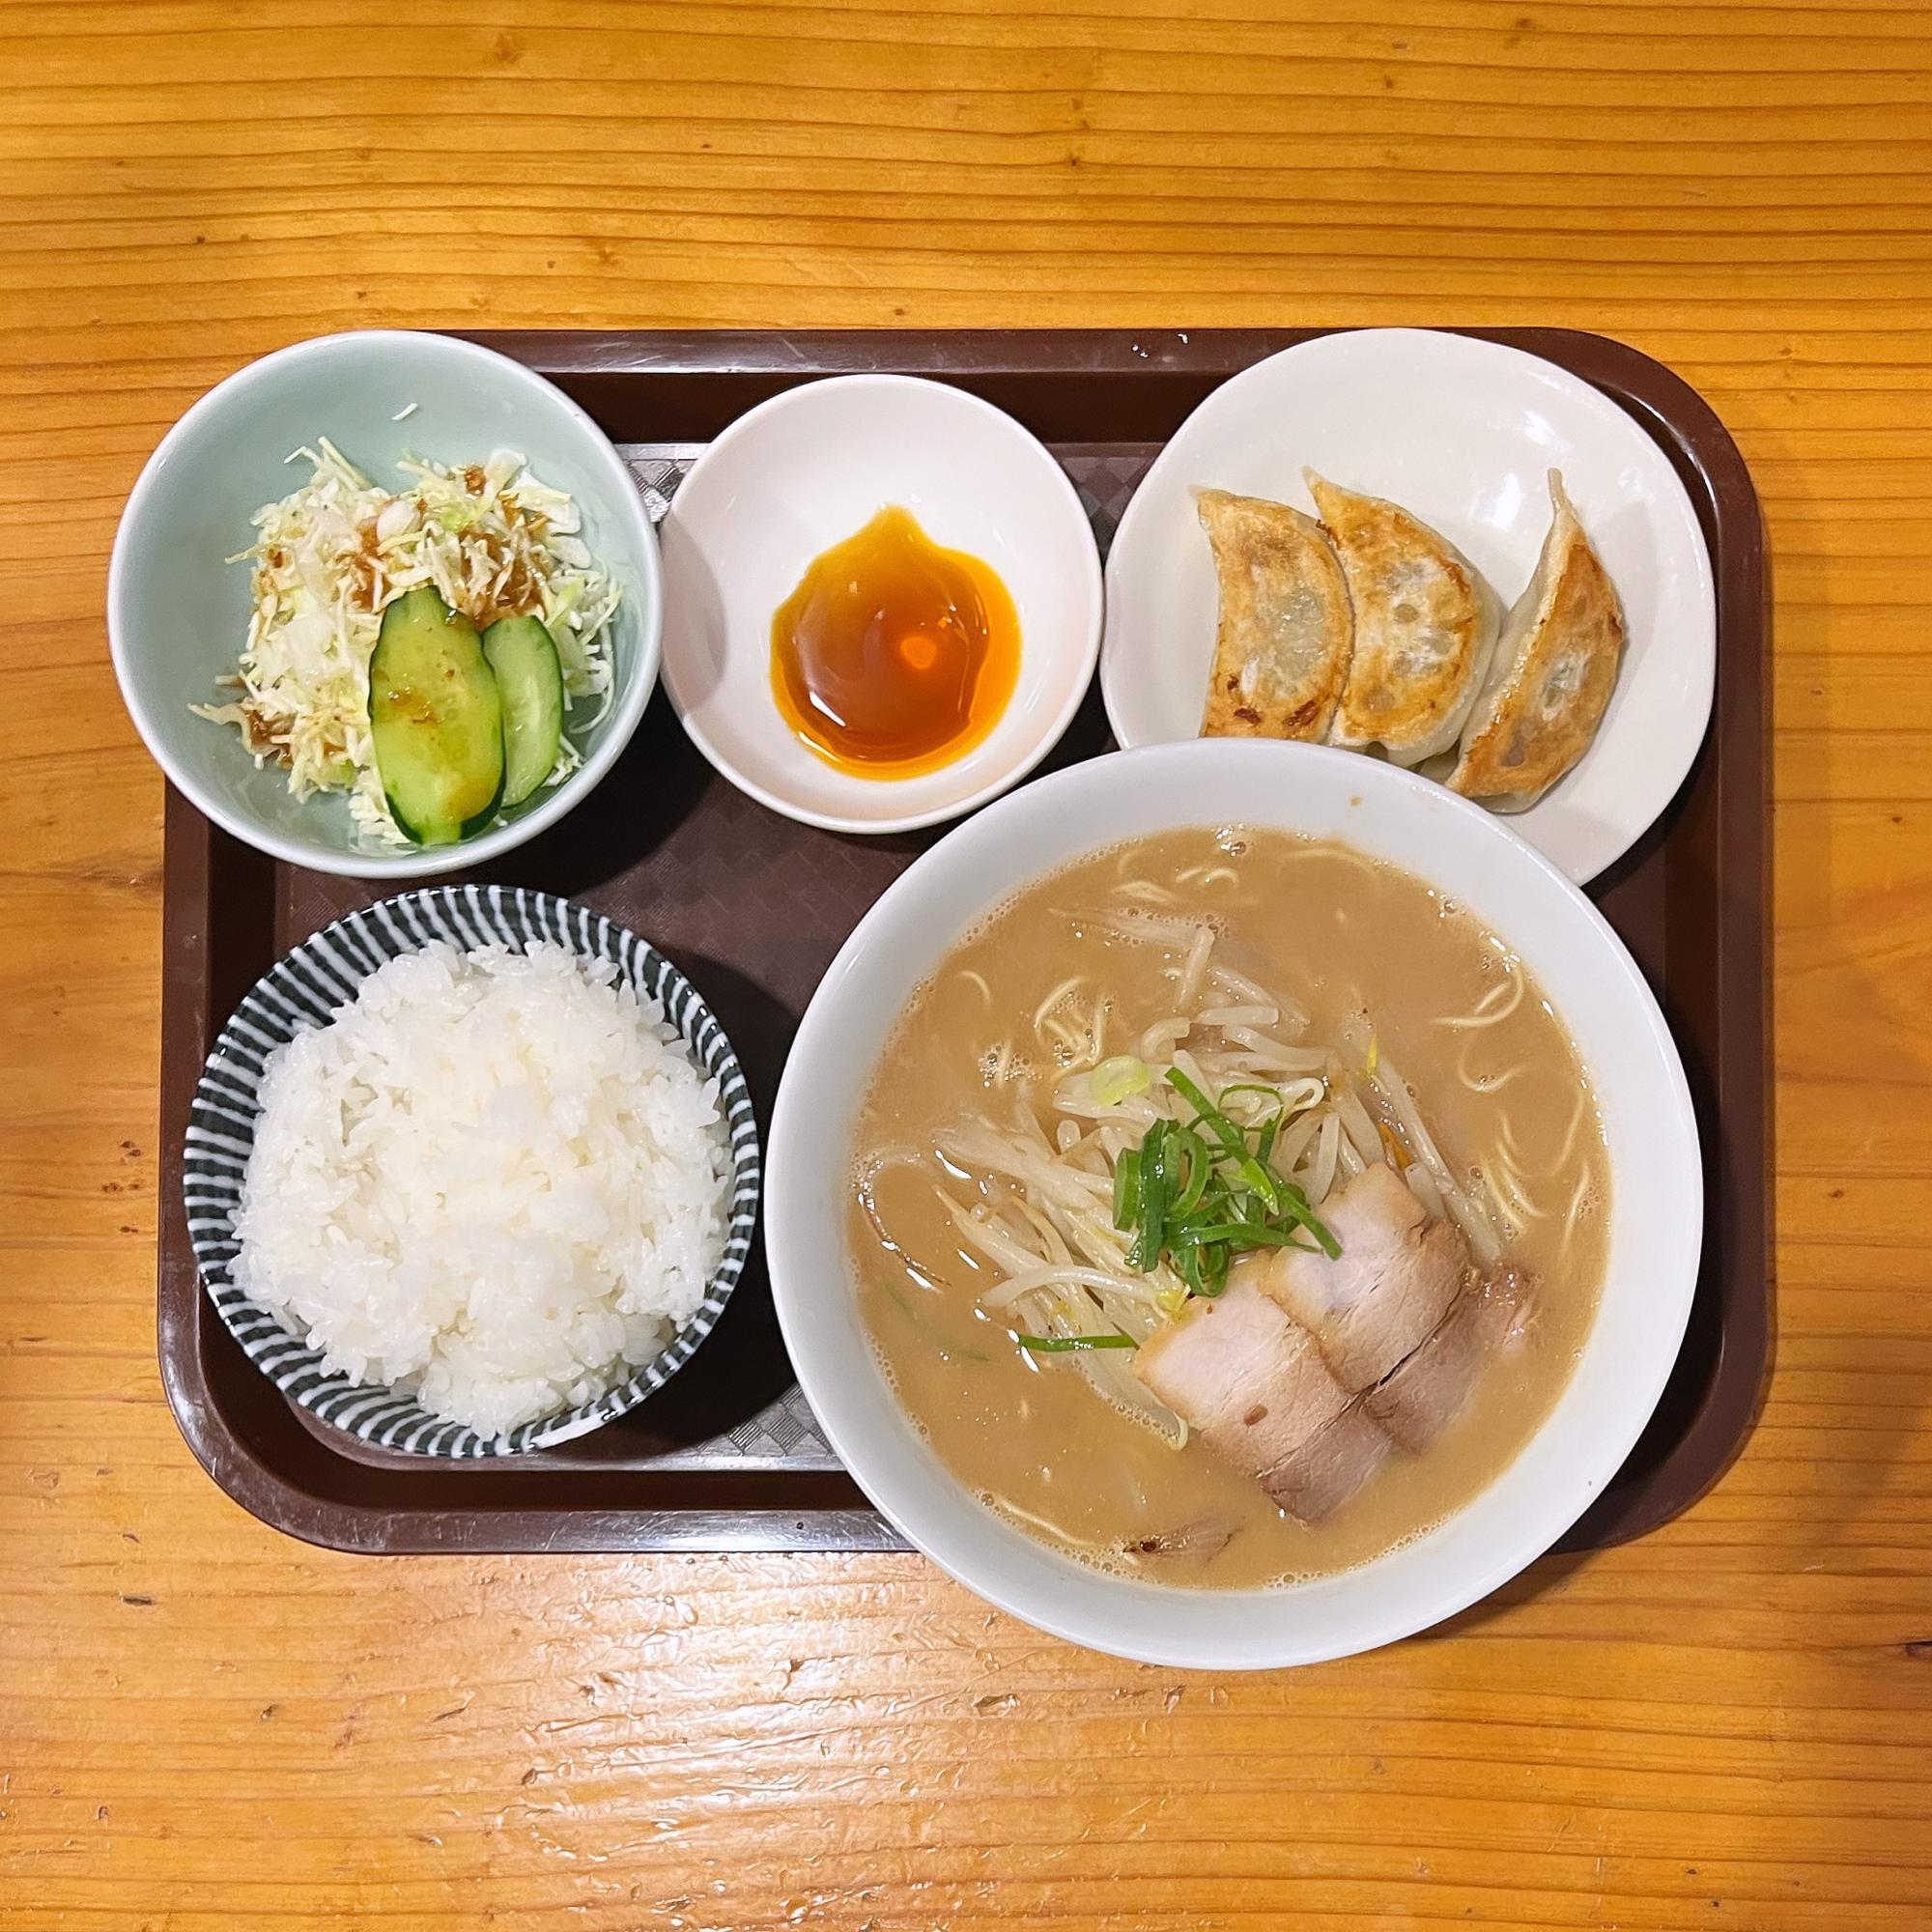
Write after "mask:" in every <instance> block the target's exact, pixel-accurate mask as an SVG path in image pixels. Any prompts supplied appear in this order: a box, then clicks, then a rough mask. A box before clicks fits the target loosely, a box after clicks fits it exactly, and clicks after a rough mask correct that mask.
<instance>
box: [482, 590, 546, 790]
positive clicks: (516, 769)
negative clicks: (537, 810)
mask: <svg viewBox="0 0 1932 1932" xmlns="http://www.w3.org/2000/svg"><path fill="white" fill-rule="evenodd" d="M483 655H484V657H485V658H486V659H487V660H488V661H489V665H490V668H491V669H492V670H494V671H495V672H496V673H497V690H498V691H499V692H500V693H501V694H502V697H503V803H504V804H505V805H522V804H523V802H524V801H525V799H526V798H528V797H529V795H530V794H531V792H533V791H535V790H536V788H537V787H538V786H539V785H540V784H542V783H543V781H544V780H545V779H547V778H549V777H550V775H551V773H552V772H554V770H555V769H556V754H557V751H558V749H559V747H560V746H561V745H562V743H563V667H562V666H561V665H560V664H558V663H557V658H556V640H555V639H554V638H553V637H552V636H551V634H550V633H549V632H548V631H547V630H545V629H544V626H543V622H542V620H541V619H540V618H537V617H499V618H498V619H497V621H496V622H495V623H494V624H492V625H491V626H490V628H489V629H488V630H487V631H485V632H484V633H483Z"/></svg>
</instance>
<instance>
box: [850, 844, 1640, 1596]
mask: <svg viewBox="0 0 1932 1932" xmlns="http://www.w3.org/2000/svg"><path fill="white" fill-rule="evenodd" d="M1175 1067H1178V1068H1179V1069H1180V1073H1181V1078H1182V1081H1183V1082H1184V1083H1185V1085H1186V1087H1187V1089H1188V1090H1190V1092H1191V1095H1192V1096H1193V1097H1190V1094H1189V1093H1184V1092H1183V1091H1182V1087H1181V1086H1180V1085H1179V1084H1176V1083H1175V1082H1174V1081H1173V1080H1172V1079H1171V1077H1170V1073H1169V1069H1170V1068H1175ZM1197 1101H1198V1102H1199V1104H1197ZM1203 1108H1205V1109H1206V1110H1207V1111H1205V1112H1204V1111H1203ZM1156 1122H1166V1124H1164V1125H1159V1126H1158V1127H1156V1125H1155V1123H1156ZM1270 1122H1272V1123H1273V1124H1272V1125H1270V1124H1269V1123H1270ZM1150 1134H1152V1135H1153V1141H1154V1142H1155V1143H1157V1145H1158V1152H1157V1153H1156V1152H1155V1151H1153V1148H1152V1147H1151V1144H1150V1138H1149V1137H1150ZM1257 1158H1258V1159H1259V1164H1260V1166H1261V1168H1262V1170H1263V1172H1262V1173H1260V1174H1259V1175H1258V1174H1257V1173H1256V1171H1255V1167H1254V1166H1253V1165H1250V1164H1249V1163H1251V1162H1254V1161H1256V1160H1257ZM1123 1164H1124V1165H1126V1166H1127V1167H1128V1168H1130V1169H1131V1170H1132V1178H1133V1184H1132V1185H1128V1184H1127V1183H1126V1181H1124V1180H1123V1179H1122V1176H1121V1174H1120V1172H1119V1170H1120V1169H1121V1167H1122V1165H1123ZM1143 1169H1145V1175H1143V1172H1142V1170H1143ZM1372 1169H1379V1170H1380V1172H1379V1173H1375V1172H1372V1171H1371V1170H1372ZM854 1170H855V1182H854V1190H853V1199H852V1203H851V1207H850V1209H849V1227H850V1238H851V1245H852V1251H853V1255H854V1258H855V1262H856V1267H857V1274H858V1281H859V1293H860V1302H861V1307H862V1309H863V1312H864V1316H865V1320H866V1322H867V1327H868V1329H869V1331H870V1334H871V1336H872V1338H873V1341H874V1343H875V1345H876V1347H877V1349H878V1351H879V1355H880V1357H881V1359H882V1361H883V1362H884V1364H885V1366H886V1368H887V1370H888V1373H889V1374H890V1376H891V1378H892V1379H893V1381H894V1383H895V1386H896V1388H897V1390H898V1392H899V1395H900V1397H901V1399H902V1400H903V1401H904V1403H905V1405H906V1406H907V1408H908V1410H909V1411H910V1413H911V1414H912V1416H913V1417H914V1418H915V1420H916V1421H917V1422H918V1423H919V1424H920V1426H921V1427H922V1429H923V1431H924V1433H925V1435H926V1436H927V1437H928V1439H929V1440H930V1441H931V1443H932V1445H933V1447H934V1449H935V1450H936V1451H937V1453H938V1454H939V1455H940V1457H941V1458H942V1459H943V1460H944V1461H945V1462H946V1463H947V1464H948V1466H949V1467H950V1468H951V1469H952V1471H953V1472H954V1474H956V1475H957V1476H958V1478H959V1480H960V1481H961V1482H962V1483H963V1484H965V1485H966V1486H967V1487H968V1488H969V1489H971V1490H973V1491H974V1492H977V1493H978V1494H980V1496H981V1497H982V1498H983V1499H984V1500H985V1501H987V1502H988V1503H989V1504H990V1505H992V1506H993V1507H994V1508H996V1509H997V1510H999V1511H1000V1512H1001V1513H1002V1514H1004V1515H1005V1516H1007V1517H1008V1518H1009V1519H1010V1520H1012V1521H1014V1522H1015V1523H1017V1524H1019V1525H1020V1526H1022V1527H1023V1528H1025V1529H1027V1530H1029V1531H1030V1532H1032V1533H1033V1534H1035V1535H1037V1536H1038V1537H1039V1538H1041V1539H1042V1540H1043V1541H1045V1542H1047V1543H1048V1544H1050V1545H1052V1546H1054V1547H1056V1548H1062V1549H1064V1550H1066V1551H1068V1552H1070V1553H1072V1554H1074V1555H1076V1556H1078V1557H1080V1558H1082V1559H1084V1560H1086V1561H1089V1562H1093V1563H1097V1564H1100V1565H1103V1566H1105V1567H1108V1568H1111V1569H1117V1570H1122V1571H1124V1572H1127V1573H1129V1574H1133V1575H1137V1576H1143V1577H1149V1578H1152V1579H1158V1580H1163V1581H1169V1582H1174V1583H1189V1584H1202V1585H1210V1586H1226V1587H1239V1586H1248V1585H1254V1584H1261V1583H1266V1582H1270V1581H1275V1580H1284V1579H1292V1578H1293V1577H1305V1576H1309V1575H1314V1574H1320V1573H1323V1572H1330V1571H1334V1570H1339V1569H1344V1568H1347V1567H1349V1566H1351V1565H1354V1564H1357V1563H1361V1562H1364V1561H1366V1560H1368V1559H1369V1558H1371V1557H1374V1556H1376V1555H1378V1554H1379V1553H1381V1552H1382V1551H1384V1550H1386V1549H1387V1548H1390V1547H1391V1546H1392V1545H1394V1544H1396V1543H1397V1542H1399V1541H1401V1540H1403V1539H1404V1538H1406V1537H1409V1536H1412V1535H1414V1534H1416V1533H1417V1532H1419V1531H1421V1530H1423V1529H1425V1528H1427V1527H1429V1526H1430V1525H1431V1524H1433V1523H1435V1522H1436V1521H1437V1520H1440V1519H1441V1518H1442V1517H1444V1516H1445V1515H1447V1514H1448V1513H1449V1512H1451V1511H1453V1510H1455V1509H1456V1508H1458V1507H1460V1506H1461V1505H1462V1504H1463V1503H1465V1502H1466V1501H1468V1500H1469V1498H1470V1497H1472V1496H1473V1495H1475V1494H1476V1493H1477V1492H1478V1491H1480V1490H1481V1489H1482V1488H1484V1487H1485V1486H1486V1485H1487V1484H1488V1483H1489V1482H1490V1481H1492V1479H1493V1478H1494V1477H1495V1476H1496V1475H1497V1474H1498V1473H1499V1472H1500V1471H1501V1470H1502V1469H1503V1468H1504V1467H1505V1466H1506V1465H1507V1463H1509V1462H1510V1461H1511V1459H1512V1458H1513V1457H1514V1456H1515V1455H1516V1453H1517V1451H1518V1450H1519V1449H1520V1447H1521V1446H1522V1444H1523V1442H1524V1441H1525V1440H1526V1439H1527V1438H1528V1436H1529V1435H1530V1434H1531V1433H1532V1432H1533V1430H1534V1429H1535V1428H1536V1426H1537V1424H1538V1423H1539V1422H1540V1421H1541V1420H1542V1418H1543V1417H1544V1415H1545V1414H1546V1413H1547V1412H1548V1409H1549V1407H1550V1406H1551V1404H1552V1403H1553V1402H1554V1401H1555V1399H1556V1397H1557V1395H1558V1394H1559V1393H1560V1391H1561V1390H1562V1388H1563V1386H1564V1383H1565V1381H1566V1380H1567V1379H1568V1378H1569V1375H1570V1372H1571V1369H1572V1366H1573V1365H1574V1363H1575V1361H1576V1359H1577V1354H1578V1351H1579V1350H1580V1348H1581V1345H1582V1342H1583V1339H1584V1336H1585V1335H1586V1333H1587V1331H1588V1329H1589V1325H1590V1321H1591V1318H1592V1314H1593V1311H1594V1309H1595V1305H1596V1300H1597V1294H1598V1290H1599V1287H1600V1285H1601V1281H1602V1276H1603V1271H1604V1265H1605V1247H1606V1233H1605V1228H1606V1209H1607V1204H1608V1189H1609V1177H1608V1171H1607V1162H1606V1158H1605V1150H1604V1144H1603V1137H1602V1131H1601V1127H1600V1124H1599V1122H1598V1119H1597V1114H1596V1109H1595V1104H1594V1100H1593V1097H1592V1095H1591V1094H1590V1092H1589V1089H1588V1086H1587V1083H1586V1080H1585V1078H1584V1075H1583V1072H1582V1069H1581V1067H1580V1066H1579V1065H1578V1063H1577V1057H1576V1054H1575V1052H1574V1050H1573V1049H1572V1047H1571V1044H1570V1041H1569V1039H1568V1038H1567V1037H1566V1036H1565V1033H1564V1031H1563V1028H1562V1026H1561V1024H1560V1023H1559V1021H1558V1019H1557V1017H1556V1016H1555V1015H1553V1014H1552V1013H1551V1011H1550V1009H1549V1008H1548V1005H1547V1003H1546V1002H1545V1000H1544V998H1543V996H1542V995H1541V993H1540V992H1539V991H1538V989H1537V988H1536V986H1535V985H1534V983H1533V982H1531V981H1530V980H1528V978H1527V976H1526V974H1525V973H1524V972H1523V971H1522V969H1521V968H1520V965H1519V964H1518V962H1517V961H1516V960H1515V959H1514V957H1513V956H1512V955H1511V954H1510V953H1509V952H1507V950H1506V949H1505V947H1504V946H1503V945H1502V943H1501V942H1500V941H1499V940H1498V939H1497V938H1495V937H1494V936H1492V935H1491V934H1489V933H1487V932H1485V931H1484V930H1483V929H1482V928H1481V927H1480V926H1479V925H1478V924H1476V923H1474V922H1473V921H1472V920H1471V919H1470V918H1469V917H1468V916H1467V915H1466V914H1464V913H1463V912H1460V911H1459V910H1458V909H1457V908H1456V907H1454V906H1453V905H1451V904H1448V903H1445V902H1444V901H1443V899H1442V898H1441V897H1440V896H1439V895H1437V894H1436V893H1435V892H1434V891H1433V890H1432V889H1431V888H1429V887H1427V886H1426V885H1424V884H1423V883H1421V882H1420V881H1419V880H1417V879H1414V878H1412V877H1410V876H1409V875H1407V874H1406V873H1404V872H1402V871H1400V870H1398V869H1396V868H1394V867H1388V866H1385V865H1382V864H1380V863H1378V862H1372V861H1370V860H1367V859H1365V858H1363V857H1362V856H1361V855H1360V854H1358V853H1355V852H1353V851H1350V849H1348V848H1347V847H1345V846H1342V845H1339V844H1334V843H1317V842H1310V841H1306V840H1302V839H1299V838H1293V837H1290V836H1288V835H1286V834H1282V833H1276V832H1264V831H1253V830H1247V829H1226V828H1224V829H1222V830H1219V831H1215V830H1209V829H1203V830H1199V831H1189V832H1178V833H1171V834H1164V835H1161V836H1159V837H1155V838H1145V839H1139V840H1135V841H1133V842H1132V843H1131V844H1127V845H1122V846H1121V847H1119V848H1116V849H1114V850H1112V851H1109V852H1105V853H1102V854H1100V855H1098V856H1096V857H1094V858H1092V859H1089V860H1085V861H1082V862H1080V863H1078V864H1076V865H1073V866H1071V867H1067V868H1066V869H1065V870H1063V871H1060V872H1057V873H1053V874H1051V875H1049V876H1047V877H1045V878H1043V879H1040V880H1038V881H1037V882H1036V883H1034V884H1033V885H1031V886H1029V887H1027V888H1026V889H1025V890H1024V891H1023V892H1021V893H1020V894H1019V895H1016V896H1015V897H1014V898H1013V899H1011V900H1009V902H1008V903H1007V904H1006V905H1005V906H1004V907H1002V908H1001V909H1000V910H999V911H998V912H997V913H995V914H994V915H993V916H992V917H991V918H990V919H988V920H987V921H986V922H985V923H983V924H981V925H980V927H978V928H977V929H976V930H975V931H974V932H972V933H971V934H970V935H969V936H968V937H967V938H965V939H964V940H962V941H961V942H960V943H959V944H958V945H957V946H956V947H955V948H954V949H953V950H952V952H951V953H949V954H948V956H947V958H946V960H945V962H944V964H943V965H942V967H941V968H940V970H939V971H938V972H937V973H936V974H935V975H934V976H933V978H932V979H931V980H928V981H927V982H926V983H925V984H924V985H923V987H922V988H921V989H920V991H919V993H918V994H917V995H916V996H915V998H914V999H913V1001H912V1002H911V1004H910V1005H909V1007H908V1009H907V1010H906V1012H905V1013H904V1014H903V1015H902V1016H901V1017H900V1020H899V1023H898V1026H897V1028H896V1030H895V1033H894V1034H893V1036H892V1038H891V1040H890V1041H889V1043H888V1045H887V1048H886V1050H885V1052H884V1054H883V1055H882V1056H881V1059H880V1063H879V1065H878V1067H877V1070H876V1072H875V1074H874V1077H873V1080H872V1084H871V1087H870V1090H869V1092H868V1094H867V1099H866V1101H865V1104H864V1106H863V1108H862V1110H861V1114H860V1119H859V1123H858V1129H857V1135H856V1142H855V1147H854ZM1197 1171H1198V1173H1199V1174H1200V1175H1201V1176H1202V1177H1204V1179H1201V1180H1200V1181H1199V1182H1198V1183H1197V1179H1196V1176H1197ZM1196 1194H1198V1195H1199V1197H1200V1198H1199V1199H1195V1198H1192V1197H1194V1196H1195V1195H1196ZM1150 1214H1152V1215H1153V1216H1154V1224H1153V1228H1152V1231H1151V1233H1150V1232H1148V1230H1147V1226H1146V1224H1147V1221H1148V1217H1149V1215H1150ZM1117 1220H1121V1221H1124V1222H1125V1223H1126V1226H1125V1227H1124V1228H1120V1227H1117V1226H1116V1222H1117ZM1411 1224H1412V1225H1411ZM1231 1230H1240V1231H1243V1232H1241V1233H1231V1232H1230V1231H1231ZM1345 1231H1346V1235H1347V1238H1346V1239H1345V1238H1343V1235H1344V1232H1345ZM1162 1241H1166V1242H1169V1243H1171V1245H1169V1246H1166V1247H1162V1248H1161V1249H1160V1250H1159V1252H1160V1260H1159V1262H1158V1264H1157V1265H1156V1266H1155V1267H1154V1268H1152V1269H1143V1267H1142V1266H1141V1265H1140V1263H1141V1261H1142V1259H1143V1257H1142V1256H1141V1255H1140V1254H1138V1253H1137V1252H1135V1250H1136V1248H1137V1247H1144V1246H1146V1245H1148V1244H1149V1243H1150V1242H1155V1243H1158V1242H1162ZM1250 1241H1253V1242H1256V1243H1258V1245H1255V1246H1253V1247H1249V1246H1248V1243H1249V1242H1250ZM1336 1248H1339V1249H1340V1253H1339V1255H1331V1253H1330V1252H1329V1251H1330V1250H1331V1249H1336ZM1220 1270H1225V1272H1219V1271H1220ZM1197 1282H1198V1289H1197V1286H1196V1283H1197ZM1020 1337H1027V1338H1030V1339H1029V1340H1027V1341H1025V1342H1023V1341H1022V1340H1021V1339H1019V1338H1020ZM1095 1338H1102V1339H1104V1338H1112V1340H1111V1342H1109V1343H1108V1344H1107V1346H1090V1345H1091V1344H1092V1343H1093V1342H1094V1339H1095ZM1144 1378H1145V1379H1144ZM1257 1378H1260V1380H1259V1381H1258V1379H1257ZM1156 1388H1158V1389H1159V1390H1161V1391H1162V1392H1161V1393H1156ZM1183 1407H1186V1408H1189V1409H1191V1410H1192V1411H1193V1413H1192V1415H1191V1416H1190V1417H1187V1418H1185V1419H1183V1417H1182V1415H1181V1410H1182V1408H1183ZM1284 1502H1286V1504H1287V1507H1284ZM1291 1511H1293V1512H1296V1513H1291Z"/></svg>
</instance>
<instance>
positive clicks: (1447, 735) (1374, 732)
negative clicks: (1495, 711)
mask: <svg viewBox="0 0 1932 1932" xmlns="http://www.w3.org/2000/svg"><path fill="white" fill-rule="evenodd" d="M1306 473H1307V477H1308V487H1309V490H1310V491H1311V492H1312V493H1313V495H1314V497H1315V504H1316V508H1317V509H1319V510H1320V511H1321V523H1322V526H1323V528H1325V529H1326V530H1327V532H1328V536H1329V539H1330V541H1331V542H1332V543H1333V544H1334V546H1335V554H1336V555H1337V556H1339V557H1340V558H1341V560H1342V573H1343V575H1344V577H1345V578H1346V579H1347V580H1348V584H1349V602H1350V606H1351V608H1352V610H1353V612H1354V619H1355V639H1354V651H1353V654H1352V656H1351V657H1350V664H1349V681H1348V684H1347V685H1346V686H1345V687H1344V689H1343V693H1342V701H1341V703H1340V705H1339V706H1338V707H1337V709H1336V712H1335V718H1334V722H1333V723H1332V724H1331V725H1329V727H1328V738H1329V742H1330V743H1331V744H1336V745H1344V746H1347V747H1348V748H1349V749H1350V750H1351V751H1361V750H1363V749H1364V748H1365V747H1367V746H1370V745H1380V746H1381V747H1382V749H1383V750H1384V751H1386V752H1387V753H1388V754H1389V756H1390V757H1391V758H1392V759H1393V760H1394V761H1395V762H1396V763H1397V764H1399V765H1415V764H1420V763H1421V762H1422V760H1423V759H1424V758H1433V757H1435V755H1436V753H1439V752H1446V751H1447V750H1448V749H1449V748H1450V746H1452V745H1453V744H1454V743H1455V742H1456V739H1457V736H1458V734H1459V733H1460V732H1461V731H1462V729H1463V723H1464V721H1465V720H1466V719H1467V718H1468V716H1469V710H1470V707H1471V706H1472V705H1473V704H1474V703H1475V701H1476V694H1477V693H1478V692H1479V691H1480V690H1481V689H1482V684H1483V676H1484V673H1485V672H1486V671H1487V670H1488V669H1489V668H1490V658H1491V655H1492V652H1493V651H1494V649H1495V642H1496V633H1497V631H1498V630H1499V629H1500V627H1501V623H1502V606H1501V604H1500V602H1499V601H1498V600H1497V597H1496V593H1495V592H1494V591H1493V590H1492V589H1491V588H1490V586H1489V584H1488V583H1487V582H1485V581H1484V578H1483V574H1482V572H1481V571H1479V570H1478V569H1477V568H1476V566H1475V565H1474V564H1473V563H1471V562H1470V561H1469V559H1468V558H1467V557H1466V556H1464V555H1463V553H1462V552H1461V551H1459V550H1458V549H1457V548H1456V546H1455V545H1454V544H1452V543H1451V542H1450V541H1449V540H1448V538H1447V537H1445V536H1442V535H1441V534H1440V533H1439V532H1438V531H1435V530H1433V529H1431V528H1430V526H1428V525H1427V524H1425V523H1424V522H1423V521H1422V519H1421V518H1420V517H1417V516H1413V515H1411V514H1410V513H1409V512H1408V511H1407V510H1405V509H1404V508H1403V507H1402V506H1401V505H1400V504H1398V503H1390V502H1387V501H1385V500H1384V499H1383V498H1381V497H1364V496H1361V495H1359V494H1358V493H1357V492H1355V491H1353V490H1344V489H1343V488H1341V486H1340V485H1339V484H1334V483H1330V482H1328V481H1327V480H1326V479H1325V478H1323V477H1321V476H1318V475H1316V474H1315V472H1314V471H1313V470H1309V471H1308V472H1306Z"/></svg>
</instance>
